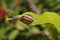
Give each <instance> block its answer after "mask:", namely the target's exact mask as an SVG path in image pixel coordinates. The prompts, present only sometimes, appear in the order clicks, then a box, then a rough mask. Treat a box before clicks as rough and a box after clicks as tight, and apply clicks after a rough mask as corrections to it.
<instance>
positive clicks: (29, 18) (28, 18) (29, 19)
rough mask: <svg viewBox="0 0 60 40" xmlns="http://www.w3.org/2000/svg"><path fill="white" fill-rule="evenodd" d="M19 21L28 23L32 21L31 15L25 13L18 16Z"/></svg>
mask: <svg viewBox="0 0 60 40" xmlns="http://www.w3.org/2000/svg"><path fill="white" fill-rule="evenodd" d="M20 21H21V22H23V23H25V24H27V25H29V24H31V23H32V22H33V17H32V16H31V15H29V14H26V15H24V16H22V17H21V18H20Z"/></svg>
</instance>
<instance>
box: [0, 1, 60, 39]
mask: <svg viewBox="0 0 60 40" xmlns="http://www.w3.org/2000/svg"><path fill="white" fill-rule="evenodd" d="M1 2H2V5H3V8H5V9H6V11H7V12H8V15H7V20H11V21H12V22H11V23H13V22H14V23H15V25H17V26H19V27H22V28H24V29H25V31H24V32H21V31H19V30H17V29H13V28H12V27H10V26H8V25H7V24H6V23H5V22H4V23H2V24H1V23H0V26H1V27H0V40H3V38H4V36H5V34H6V32H7V31H10V30H12V29H13V30H12V31H11V32H10V33H8V34H9V37H8V38H9V40H11V39H15V38H16V37H17V36H18V35H19V37H18V38H21V39H23V37H24V38H25V39H26V40H27V38H28V39H29V40H35V38H36V40H45V38H46V37H45V36H41V35H36V34H30V33H29V32H28V30H30V29H31V28H30V27H31V26H32V29H33V30H34V31H36V32H39V31H40V30H39V29H38V27H35V26H34V25H37V24H40V25H42V26H43V28H44V29H45V28H46V29H45V30H44V31H48V32H49V33H50V36H51V40H60V15H58V13H55V12H48V11H56V12H59V10H60V0H39V1H38V0H36V1H33V2H34V3H35V4H36V5H37V4H38V5H37V7H38V8H39V9H40V10H41V12H43V14H41V15H38V14H35V13H33V12H27V11H29V10H28V9H27V3H26V1H24V0H21V5H23V6H20V7H17V8H15V9H9V8H8V7H9V4H11V2H13V1H12V0H10V1H8V0H6V2H5V0H2V1H1ZM20 12H25V13H23V14H22V15H19V13H20ZM59 13H60V12H59ZM25 14H30V15H31V16H32V17H33V18H34V22H33V23H32V24H30V25H26V24H24V23H22V22H20V21H14V20H12V17H13V16H18V17H22V16H23V15H25ZM7 20H5V21H7ZM22 36H23V37H22ZM23 40H24V39H23Z"/></svg>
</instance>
